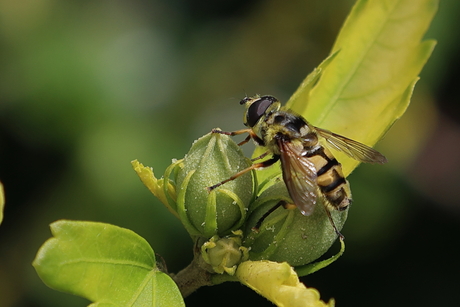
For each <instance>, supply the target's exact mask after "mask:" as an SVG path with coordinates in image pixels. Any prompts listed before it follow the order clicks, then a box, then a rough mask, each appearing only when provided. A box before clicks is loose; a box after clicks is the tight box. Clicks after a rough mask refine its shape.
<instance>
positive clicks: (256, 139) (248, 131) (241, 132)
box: [211, 129, 265, 146]
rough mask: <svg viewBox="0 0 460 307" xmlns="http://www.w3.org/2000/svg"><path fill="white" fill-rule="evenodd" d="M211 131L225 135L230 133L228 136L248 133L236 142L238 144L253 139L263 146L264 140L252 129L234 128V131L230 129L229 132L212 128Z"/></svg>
mask: <svg viewBox="0 0 460 307" xmlns="http://www.w3.org/2000/svg"><path fill="white" fill-rule="evenodd" d="M211 133H220V134H225V135H230V136H235V135H239V134H243V133H248V134H249V135H248V136H247V137H246V138H245V139H244V140H243V141H241V142H240V143H238V146H241V145H244V144H246V143H247V142H249V140H250V139H253V140H254V141H255V142H256V143H257V144H258V145H260V146H265V143H264V141H263V140H262V139H261V138H260V137H258V136H257V134H255V133H254V131H252V129H241V130H236V131H231V132H227V131H222V130H218V129H212V130H211Z"/></svg>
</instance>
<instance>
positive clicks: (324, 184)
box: [207, 96, 387, 238]
mask: <svg viewBox="0 0 460 307" xmlns="http://www.w3.org/2000/svg"><path fill="white" fill-rule="evenodd" d="M240 104H242V105H243V104H244V105H245V106H246V112H245V116H244V125H245V126H247V127H248V128H247V129H242V130H238V131H234V132H225V131H220V130H213V132H214V133H221V134H226V135H231V136H233V135H239V134H243V133H248V136H247V137H246V139H244V140H243V141H242V142H240V143H239V144H238V145H243V144H245V143H247V142H248V141H249V140H250V139H253V140H254V141H255V143H256V144H257V145H259V146H264V147H266V148H267V151H266V152H265V153H264V154H262V155H261V156H259V157H257V158H255V159H253V161H255V160H259V159H262V158H264V157H265V156H267V155H269V154H271V158H269V159H267V160H265V161H262V162H259V163H254V164H253V165H252V166H250V167H248V168H246V169H244V170H242V171H240V172H238V173H236V174H234V175H233V176H231V177H230V178H228V179H226V180H224V181H222V182H219V183H217V184H215V185H213V186H211V187H208V188H207V189H208V191H212V190H213V189H215V188H217V187H219V186H221V185H222V184H224V183H226V182H229V181H231V180H234V179H235V178H237V177H238V176H240V175H242V174H244V173H246V172H248V171H251V170H253V169H261V168H265V167H268V166H270V165H273V164H274V163H275V162H277V161H278V160H281V169H282V173H283V180H284V182H285V184H286V187H287V190H288V192H289V195H290V197H291V199H292V201H293V202H294V205H295V206H297V208H299V210H300V212H301V213H302V214H303V215H306V216H308V215H311V214H312V212H313V210H314V208H315V205H316V203H317V202H318V199H319V198H322V199H323V200H324V204H325V209H326V213H327V216H328V217H329V220H330V221H331V223H332V226H333V228H334V230H335V232H336V233H337V235H339V236H340V237H341V238H343V236H342V235H341V234H340V232H339V231H338V230H337V228H336V226H335V224H334V221H333V219H332V216H331V213H330V211H331V210H339V211H342V210H345V209H346V208H348V206H349V205H350V204H351V202H352V199H351V191H350V186H349V184H348V181H347V180H346V179H345V177H344V175H343V172H342V167H341V164H340V163H339V162H338V161H337V160H336V159H335V158H334V156H333V155H332V154H331V152H330V151H329V150H328V148H326V147H325V146H322V145H321V144H320V142H319V140H320V138H323V139H325V140H326V144H328V145H329V146H330V147H332V148H334V149H336V150H339V151H343V152H344V153H345V154H347V155H348V156H350V157H351V158H353V159H356V160H358V161H361V162H366V163H380V164H383V163H386V162H387V159H386V158H385V157H384V156H383V155H382V154H381V153H379V152H378V151H376V150H374V149H372V148H370V147H368V146H366V145H364V144H361V143H359V142H357V141H354V140H351V139H349V138H346V137H344V136H341V135H338V134H335V133H333V132H330V131H328V130H324V129H321V128H318V127H314V126H313V125H311V124H309V123H308V122H307V121H306V120H305V119H304V118H303V117H302V116H300V115H298V114H296V113H294V112H293V111H291V110H287V109H285V108H283V107H281V103H280V102H279V101H278V99H276V98H275V97H273V96H255V97H245V98H244V99H242V100H241V101H240ZM280 205H285V206H286V205H287V204H286V203H284V204H282V203H280V204H278V205H277V206H275V208H273V209H272V210H270V211H269V212H267V214H266V215H265V216H263V217H262V219H264V218H265V217H266V216H267V215H268V214H270V213H271V212H273V211H274V210H275V209H276V208H277V207H278V206H280ZM261 223H262V221H259V222H258V223H257V225H259V226H260V224H261ZM256 227H258V226H256Z"/></svg>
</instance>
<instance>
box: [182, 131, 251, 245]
mask: <svg viewBox="0 0 460 307" xmlns="http://www.w3.org/2000/svg"><path fill="white" fill-rule="evenodd" d="M251 164H252V163H251V161H250V160H249V159H248V158H246V157H245V156H244V155H243V153H242V151H241V149H240V148H239V146H238V145H237V144H236V143H235V142H234V141H233V140H232V139H231V138H230V137H229V136H227V135H223V134H219V133H209V134H207V135H205V136H203V137H202V138H200V139H198V140H197V141H195V142H194V143H193V145H192V148H191V149H190V151H189V153H188V154H187V155H186V156H185V158H184V160H183V165H182V169H181V170H179V171H178V173H177V180H176V183H177V185H176V193H177V212H178V214H179V217H180V219H181V221H182V223H183V224H184V226H185V227H186V228H187V230H188V232H189V233H190V234H191V235H192V236H201V237H206V238H210V237H212V236H213V235H219V236H223V235H225V234H228V233H229V232H230V231H231V230H236V229H238V228H239V227H240V226H241V225H242V224H243V222H244V220H245V218H246V212H247V208H248V206H249V203H250V202H251V200H252V199H253V193H254V192H253V191H254V190H255V188H254V186H255V179H254V176H253V172H252V171H251V172H248V173H246V174H244V175H241V176H239V177H238V178H236V179H235V180H232V181H229V182H227V183H225V184H223V185H222V186H220V187H217V188H215V189H213V190H212V191H210V192H209V191H208V190H207V187H210V186H212V185H214V184H217V183H219V182H221V181H222V180H225V179H228V178H230V177H231V176H232V175H234V174H235V173H237V172H239V171H241V170H243V169H245V168H247V167H249V166H251Z"/></svg>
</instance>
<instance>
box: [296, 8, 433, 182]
mask: <svg viewBox="0 0 460 307" xmlns="http://www.w3.org/2000/svg"><path fill="white" fill-rule="evenodd" d="M437 7H438V0H417V1H414V0H359V1H358V2H357V3H356V4H355V6H354V8H353V10H352V12H351V13H350V15H349V16H348V18H347V20H346V22H345V24H344V25H343V27H342V29H341V31H340V33H339V36H338V37H337V40H336V42H335V45H334V47H333V48H332V52H331V54H333V55H334V58H333V59H332V60H331V61H330V62H328V63H327V65H325V66H326V67H324V69H321V71H320V73H321V75H320V78H319V81H318V83H317V84H316V85H315V86H314V87H313V88H311V87H309V86H307V87H300V88H299V90H298V91H297V92H296V93H295V94H294V95H293V96H292V98H291V99H290V101H289V102H288V107H290V108H292V109H294V110H296V111H297V112H298V113H300V114H302V115H303V116H304V117H305V118H306V119H307V120H308V121H310V122H311V123H312V124H313V125H315V126H318V127H321V128H324V129H328V130H331V131H333V132H335V133H338V134H341V135H344V136H346V137H349V138H351V139H354V140H357V141H359V142H362V143H365V144H367V145H370V146H372V145H374V144H375V143H376V142H377V141H378V140H379V139H380V138H381V137H382V136H383V135H384V133H385V132H386V131H387V130H388V129H389V127H390V126H391V125H392V124H393V123H394V121H395V120H397V119H398V118H399V117H401V116H402V114H403V113H404V111H405V110H406V108H407V106H408V104H409V101H410V97H411V95H412V91H413V88H414V85H415V83H416V81H417V80H418V75H419V73H420V71H421V69H422V67H423V66H424V64H425V63H426V61H427V60H428V58H429V56H430V55H431V52H432V50H433V48H434V46H435V41H433V40H426V41H422V39H423V35H424V34H425V32H426V30H427V29H428V27H429V25H430V23H431V20H432V18H433V16H434V14H435V13H436V10H437ZM307 98H308V103H306V102H307ZM336 156H337V159H338V160H339V161H340V162H341V163H342V165H343V169H344V173H345V175H348V174H349V173H351V171H352V170H353V169H354V168H355V167H356V166H357V165H358V162H357V161H355V160H352V159H351V158H348V157H346V156H345V155H344V154H343V153H337V154H336Z"/></svg>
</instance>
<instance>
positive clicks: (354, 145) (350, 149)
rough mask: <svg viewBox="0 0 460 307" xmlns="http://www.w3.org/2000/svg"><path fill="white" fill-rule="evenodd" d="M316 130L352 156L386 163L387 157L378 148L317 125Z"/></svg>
mask: <svg viewBox="0 0 460 307" xmlns="http://www.w3.org/2000/svg"><path fill="white" fill-rule="evenodd" d="M315 130H316V132H317V133H318V134H319V135H320V136H322V137H323V138H325V139H326V141H327V142H328V143H329V145H330V146H331V147H333V148H335V149H337V150H339V151H342V152H344V153H345V154H347V155H348V156H350V157H351V158H353V159H355V160H358V161H361V162H365V163H380V164H383V163H386V162H387V158H385V156H384V155H382V154H381V153H380V152H378V151H377V150H375V149H373V148H370V147H369V146H367V145H364V144H362V143H360V142H357V141H354V140H352V139H349V138H346V137H344V136H341V135H339V134H335V133H333V132H331V131H328V130H324V129H321V128H317V127H315Z"/></svg>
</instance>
